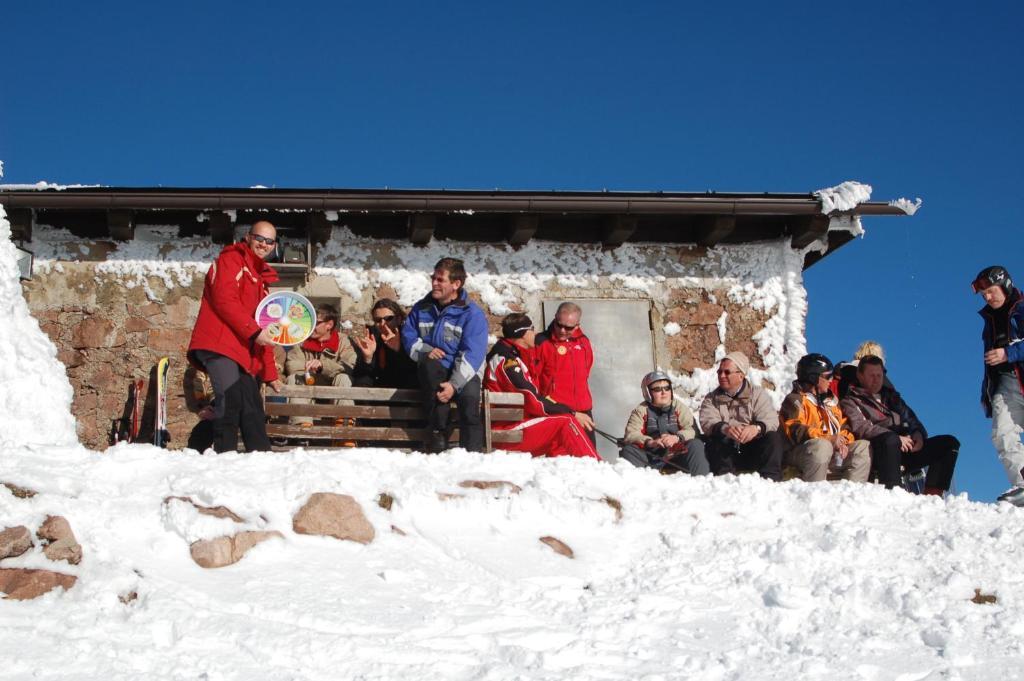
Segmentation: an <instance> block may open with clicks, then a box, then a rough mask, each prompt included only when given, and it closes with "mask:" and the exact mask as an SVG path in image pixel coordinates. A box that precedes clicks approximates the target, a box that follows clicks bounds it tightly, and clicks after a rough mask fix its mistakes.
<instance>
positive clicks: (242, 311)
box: [187, 220, 281, 452]
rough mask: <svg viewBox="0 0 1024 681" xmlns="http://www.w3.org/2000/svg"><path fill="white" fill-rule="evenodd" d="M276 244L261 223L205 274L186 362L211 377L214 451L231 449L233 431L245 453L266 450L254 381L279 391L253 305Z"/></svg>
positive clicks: (269, 277) (263, 288) (272, 275)
mask: <svg viewBox="0 0 1024 681" xmlns="http://www.w3.org/2000/svg"><path fill="white" fill-rule="evenodd" d="M276 244H277V230H276V229H275V228H274V225H272V224H271V223H269V222H267V221H265V220H261V221H259V222H257V223H255V224H253V226H252V227H251V228H250V230H249V233H248V234H246V235H245V239H244V240H243V241H240V242H238V243H235V244H231V245H230V246H225V247H224V250H222V251H221V252H220V255H219V256H217V260H216V262H214V263H213V265H212V266H211V267H210V270H209V271H208V272H207V273H206V281H205V284H204V286H203V298H202V302H201V303H200V305H199V317H198V318H197V319H196V325H195V328H194V329H193V330H192V339H191V341H190V342H189V346H188V353H187V355H188V359H189V361H190V362H191V363H192V364H193V365H195V366H196V368H199V369H203V370H204V371H206V373H207V374H208V375H209V376H210V382H211V383H212V384H213V392H214V403H213V404H214V413H213V419H212V420H213V448H214V450H216V451H218V452H227V451H235V449H236V448H237V447H238V430H239V428H241V430H242V441H243V442H244V443H245V448H246V450H247V451H250V452H251V451H264V452H266V451H270V449H271V445H270V439H269V438H268V437H267V424H266V415H265V414H264V412H263V400H262V399H261V398H260V388H259V382H258V381H264V382H266V383H270V384H271V387H273V389H274V391H275V392H277V391H279V390H280V388H281V381H280V380H278V377H277V366H276V365H275V364H274V354H273V349H272V341H271V338H272V333H271V331H270V330H269V329H260V326H259V324H257V323H256V319H255V315H256V307H257V306H258V305H259V303H260V301H261V300H263V298H264V296H266V295H267V291H268V289H267V287H268V286H269V285H270V284H272V283H274V282H275V281H277V272H275V271H274V268H272V267H271V266H270V265H268V264H267V263H266V262H265V258H266V257H267V256H269V255H270V254H271V253H272V252H273V251H274V247H275V245H276Z"/></svg>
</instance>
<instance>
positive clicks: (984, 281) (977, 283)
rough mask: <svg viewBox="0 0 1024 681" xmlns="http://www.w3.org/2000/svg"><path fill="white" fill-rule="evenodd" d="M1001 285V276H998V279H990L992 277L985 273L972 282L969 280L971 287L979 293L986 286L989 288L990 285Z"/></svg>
mask: <svg viewBox="0 0 1024 681" xmlns="http://www.w3.org/2000/svg"><path fill="white" fill-rule="evenodd" d="M1002 285H1003V281H1002V277H1000V278H999V281H992V278H991V277H989V276H987V275H982V276H980V277H978V278H977V279H975V280H974V281H973V282H971V288H972V289H974V292H975V293H981V292H982V291H984V290H985V289H987V288H989V287H991V286H1002Z"/></svg>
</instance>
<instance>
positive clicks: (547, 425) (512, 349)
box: [484, 312, 600, 459]
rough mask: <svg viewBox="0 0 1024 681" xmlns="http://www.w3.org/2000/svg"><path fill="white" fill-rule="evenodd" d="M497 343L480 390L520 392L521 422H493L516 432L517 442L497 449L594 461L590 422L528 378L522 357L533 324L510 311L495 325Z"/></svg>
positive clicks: (530, 345) (530, 339)
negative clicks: (497, 327)
mask: <svg viewBox="0 0 1024 681" xmlns="http://www.w3.org/2000/svg"><path fill="white" fill-rule="evenodd" d="M501 332H502V336H503V338H502V339H501V340H499V341H498V342H497V343H495V344H494V347H493V348H492V349H491V352H490V354H489V355H488V356H487V371H486V373H485V375H484V385H485V387H486V388H487V389H488V390H490V391H491V392H503V393H520V394H522V396H523V413H524V415H525V416H526V419H524V420H522V421H518V422H515V423H512V422H509V423H496V424H494V425H495V427H496V428H500V429H504V430H518V431H520V432H522V434H523V439H522V442H517V443H507V444H502V445H501V448H502V449H508V450H512V451H518V452H529V453H530V454H533V455H534V456H545V455H546V456H579V457H586V458H591V459H600V457H599V456H598V455H597V450H596V449H595V448H594V444H593V443H592V442H591V441H590V439H589V438H588V437H587V435H586V432H587V430H589V429H591V428H593V427H594V422H593V421H592V420H591V418H590V417H589V416H588V415H587V414H584V413H583V412H573V410H572V409H570V408H569V407H567V406H565V405H564V404H559V403H558V402H556V401H554V400H552V399H551V398H550V397H544V396H542V395H541V394H540V392H539V391H538V390H537V386H536V385H535V384H534V383H533V379H532V378H531V377H530V368H529V363H528V362H527V361H526V360H525V359H524V357H523V355H524V354H526V353H528V352H529V351H530V349H531V348H533V347H534V339H535V337H536V334H535V332H534V330H533V322H532V321H530V318H529V317H527V316H526V315H525V314H523V313H522V312H513V313H512V314H510V315H509V316H507V317H505V319H504V320H503V321H502V323H501Z"/></svg>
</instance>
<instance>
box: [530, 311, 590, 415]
mask: <svg viewBox="0 0 1024 681" xmlns="http://www.w3.org/2000/svg"><path fill="white" fill-rule="evenodd" d="M593 366H594V349H593V348H592V347H591V346H590V339H589V338H587V337H586V336H585V335H583V331H582V330H581V329H580V328H579V327H576V328H575V329H573V332H572V335H570V336H569V338H568V340H564V341H560V340H557V339H556V338H555V334H554V329H553V326H549V327H548V330H547V331H545V332H544V333H541V334H537V347H536V348H534V351H533V367H534V373H535V374H536V376H537V387H538V388H540V392H541V394H542V395H548V396H549V397H551V399H553V400H555V401H556V402H561V403H562V404H564V405H567V406H569V407H571V408H572V410H573V411H585V412H589V411H590V410H591V409H593V407H594V400H593V398H592V397H591V396H590V386H589V385H587V380H588V379H589V378H590V369H591V367H593Z"/></svg>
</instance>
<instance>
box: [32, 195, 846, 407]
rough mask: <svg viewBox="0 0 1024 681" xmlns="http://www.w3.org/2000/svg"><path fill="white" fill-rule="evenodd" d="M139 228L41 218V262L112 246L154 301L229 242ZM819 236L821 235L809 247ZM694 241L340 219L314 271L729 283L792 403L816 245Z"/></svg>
mask: <svg viewBox="0 0 1024 681" xmlns="http://www.w3.org/2000/svg"><path fill="white" fill-rule="evenodd" d="M851 191H852V190H851ZM839 193H840V194H843V193H844V192H839ZM845 193H847V194H848V193H850V192H845ZM342 219H344V216H342ZM844 221H845V222H844ZM833 222H835V223H836V228H841V229H850V230H855V229H858V228H859V225H860V223H859V220H858V219H856V218H853V219H852V220H851V219H850V218H847V217H836V218H833ZM242 231H244V230H242ZM135 234H136V238H135V239H134V240H133V241H129V242H113V243H112V242H107V241H102V242H100V241H95V242H90V241H88V240H83V239H81V238H79V237H75V236H74V235H72V234H71V233H70V232H68V231H67V230H62V229H56V228H52V227H46V226H37V228H36V230H35V232H34V234H33V236H34V240H33V248H34V249H35V251H36V261H37V266H38V267H39V268H40V269H41V271H49V270H50V269H51V268H52V269H55V270H59V269H60V268H61V264H60V262H61V261H62V260H68V259H80V258H81V257H82V256H83V255H86V254H88V253H91V252H92V250H93V249H95V248H99V247H101V246H102V248H104V249H109V250H108V252H107V253H106V255H105V257H106V259H105V260H98V261H97V262H96V273H97V275H99V274H108V275H115V276H119V277H121V278H122V279H123V280H124V283H125V286H127V287H130V288H133V287H136V286H142V287H144V289H145V290H146V293H147V295H148V296H149V298H150V299H151V300H153V299H156V298H157V296H156V294H155V293H153V292H152V290H151V289H150V287H149V284H148V279H149V277H157V278H159V279H160V280H162V281H163V283H164V284H165V285H166V286H167V287H173V286H176V285H181V286H184V285H188V284H189V283H190V282H192V281H193V278H194V277H195V276H196V275H200V276H201V275H203V274H205V272H206V271H207V269H208V268H209V266H210V263H211V262H212V261H213V260H214V259H215V258H216V256H217V253H218V252H219V250H220V248H221V247H220V246H218V245H215V244H211V243H210V242H209V240H208V239H207V238H204V237H194V238H191V237H190V238H181V237H178V236H177V228H175V227H168V226H146V225H140V226H138V227H137V228H136V233H135ZM816 247H821V244H812V245H811V246H810V247H808V248H816ZM694 249H695V247H694V246H690V245H683V246H680V245H672V244H655V243H627V244H624V245H622V246H620V247H618V248H616V249H612V250H605V249H603V248H602V247H601V245H600V244H579V243H556V242H546V241H541V240H532V241H530V242H529V243H528V244H526V245H525V246H522V247H520V248H518V249H515V248H513V247H512V246H509V245H507V244H485V243H473V242H451V241H437V240H432V241H431V242H430V243H429V244H427V245H426V246H415V245H412V244H410V243H409V242H408V241H405V240H384V239H371V238H368V237H360V236H356V235H355V234H353V233H352V232H351V231H350V230H349V229H348V228H347V227H345V226H336V227H335V228H334V229H333V230H332V234H331V238H330V239H329V240H328V241H327V243H326V244H324V245H322V246H320V247H319V248H318V250H317V252H316V257H315V262H316V266H315V267H314V271H315V273H316V275H318V276H320V277H327V278H330V279H333V280H334V282H335V283H336V284H337V286H338V288H339V289H340V290H341V292H343V293H344V294H346V295H348V296H349V297H351V298H352V299H353V300H355V301H359V300H361V299H362V298H364V296H365V295H366V294H367V293H368V292H372V291H373V290H374V289H375V288H376V287H377V286H379V285H385V284H386V285H388V286H390V287H391V288H393V289H394V291H395V294H396V297H397V298H398V301H399V302H400V303H401V304H403V305H406V306H409V305H412V304H413V303H415V302H416V301H417V300H419V299H420V298H421V297H422V296H423V295H424V294H425V292H426V290H427V282H428V280H429V276H430V273H431V271H432V270H433V266H434V263H435V262H437V261H438V260H439V259H440V258H442V257H446V256H451V257H456V258H461V259H463V260H464V261H465V262H466V264H467V270H468V272H469V278H468V280H467V282H466V288H467V290H468V291H470V292H472V293H476V294H477V295H479V297H480V299H481V300H482V302H483V303H484V304H485V305H486V306H487V308H488V309H489V311H490V312H491V313H492V314H495V315H504V314H507V313H509V312H512V311H513V310H516V309H522V305H523V301H524V300H526V299H529V298H534V299H535V298H538V297H542V296H543V295H545V293H546V292H548V291H552V290H555V289H557V290H558V291H559V295H565V296H566V297H571V295H572V291H573V289H578V290H579V291H580V294H581V297H587V295H593V292H594V291H595V290H598V289H600V290H608V289H612V290H614V291H615V292H616V295H621V296H622V297H624V298H630V297H632V298H650V299H651V300H653V301H655V302H659V301H664V300H667V299H668V295H669V293H670V292H671V291H673V290H675V289H684V288H690V289H695V288H699V289H705V290H709V289H712V288H714V289H721V288H725V289H726V290H727V292H728V297H729V302H731V303H732V304H735V305H743V306H749V307H751V308H753V309H756V310H758V311H760V312H761V313H763V314H765V315H766V316H768V317H769V319H768V323H767V324H766V326H765V327H764V329H762V330H761V331H760V332H759V333H757V334H756V335H755V336H754V337H753V340H754V341H755V342H756V343H757V346H758V350H759V352H760V354H761V356H762V357H763V359H764V362H765V369H763V370H760V369H752V371H751V378H752V380H754V381H755V382H761V381H762V380H764V381H767V382H769V383H770V385H769V388H771V389H772V394H773V398H774V400H775V402H776V403H777V404H779V405H780V404H781V401H782V399H783V398H784V397H785V394H786V392H788V389H789V385H790V382H791V380H792V375H793V369H794V367H795V365H796V360H797V359H799V357H800V356H801V355H802V354H804V351H805V348H806V342H805V340H804V318H805V316H806V311H807V300H806V291H805V290H804V288H803V275H802V271H803V253H804V252H803V251H801V252H797V251H794V250H793V249H792V248H791V247H790V245H789V242H788V240H784V239H779V240H775V241H767V242H760V243H752V244H739V245H720V246H718V247H715V248H713V249H710V250H708V251H707V253H706V254H705V255H704V256H703V257H700V255H699V251H696V252H694ZM94 259H95V258H94ZM727 324H728V315H727V314H723V316H722V318H721V319H719V320H718V323H717V327H718V332H719V337H720V339H721V340H722V344H721V345H719V347H718V348H717V350H716V353H715V360H716V361H717V360H718V359H720V358H721V357H722V356H724V355H725V353H726V352H727V351H728V350H730V348H726V347H725V345H724V342H725V338H726V331H727ZM663 331H664V332H665V333H666V334H667V335H672V334H673V332H676V333H680V332H681V333H685V329H680V330H679V331H677V330H676V329H675V328H674V327H671V326H670V327H667V328H665V329H663ZM674 378H675V381H676V385H677V387H679V388H681V389H682V391H683V392H686V393H689V395H690V403H691V406H693V407H696V406H697V405H698V404H699V402H700V399H701V398H702V397H703V396H704V395H705V394H707V392H709V391H710V390H712V389H713V388H714V387H715V386H716V385H717V380H716V378H715V374H714V368H713V367H710V368H704V369H702V368H698V369H696V370H694V371H693V373H692V374H690V375H685V374H676V375H675V376H674Z"/></svg>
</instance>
